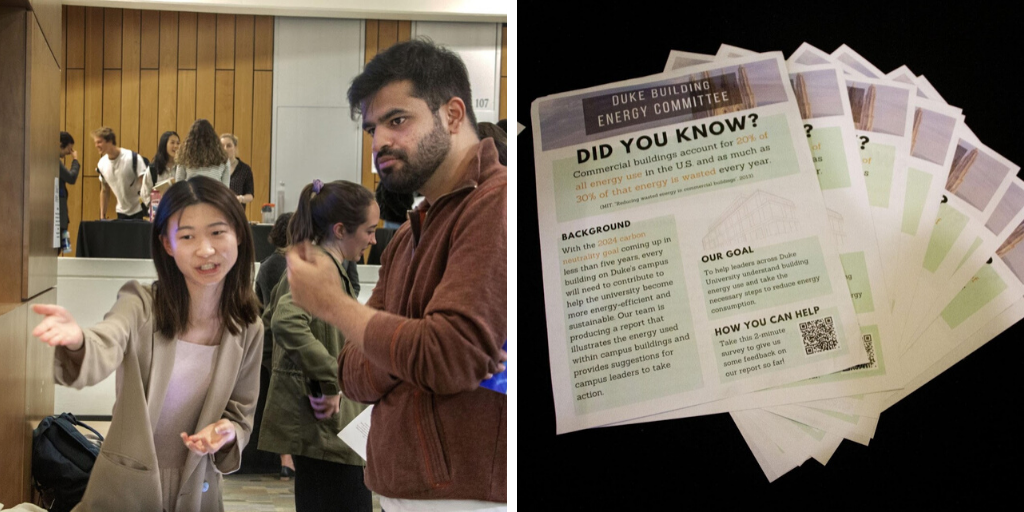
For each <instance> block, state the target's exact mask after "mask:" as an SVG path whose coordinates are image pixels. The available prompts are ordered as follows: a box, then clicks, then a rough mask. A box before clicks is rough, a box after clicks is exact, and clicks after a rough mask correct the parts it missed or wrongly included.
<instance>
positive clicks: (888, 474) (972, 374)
mask: <svg viewBox="0 0 1024 512" xmlns="http://www.w3.org/2000/svg"><path fill="white" fill-rule="evenodd" d="M739 5H741V4H735V3H722V4H718V5H715V6H712V7H704V8H693V7H691V6H690V5H689V3H682V2H679V3H675V4H672V5H671V6H668V7H666V8H660V9H659V8H656V7H654V6H648V5H647V4H646V3H644V2H620V3H615V4H611V5H610V6H607V7H604V8H601V7H597V4H593V3H587V4H577V5H575V6H574V7H573V9H578V10H579V13H580V14H578V15H569V14H563V15H554V14H552V13H548V12H541V13H537V12H535V13H534V14H531V15H524V17H523V18H521V20H523V21H522V22H521V29H522V30H520V32H519V34H521V36H522V37H521V39H520V43H519V46H518V48H520V49H521V52H520V55H521V56H522V57H523V59H522V60H520V61H519V62H518V65H519V69H520V70H522V71H523V72H522V76H523V78H524V79H523V80H520V82H519V83H520V86H521V89H520V90H519V91H520V94H519V100H520V102H519V110H518V117H519V121H520V122H521V123H523V124H524V125H525V126H526V127H527V128H526V130H524V132H523V134H522V135H521V136H520V137H519V138H518V141H517V142H518V143H519V144H521V145H520V146H519V151H518V155H520V157H521V160H520V162H521V165H520V168H519V169H516V170H515V171H514V172H516V174H517V177H518V179H519V180H521V181H520V196H519V202H520V212H521V213H520V217H519V219H518V229H519V243H520V244H521V245H520V249H519V250H520V254H519V256H520V260H519V262H518V263H519V275H520V276H524V277H523V278H522V279H520V281H519V301H518V307H519V312H520V315H521V318H523V319H524V320H523V322H522V325H523V326H524V327H525V334H523V335H521V339H522V340H523V342H522V343H521V344H520V348H521V352H520V353H519V354H520V356H519V357H522V358H523V359H522V360H523V361H527V363H524V365H523V366H521V368H524V369H525V371H524V376H525V378H524V379H523V386H522V388H520V389H522V390H523V392H524V394H523V398H524V399H523V400H520V404H521V407H520V411H523V412H525V413H526V414H522V415H520V417H521V418H522V421H520V423H519V427H518V430H519V432H520V433H521V435H520V437H519V439H520V442H519V447H520V453H521V454H522V456H521V457H519V468H520V470H519V472H518V474H519V478H520V482H521V483H520V484H519V486H518V487H519V489H520V490H521V492H520V493H519V503H520V507H525V508H524V509H525V510H529V509H541V510H552V509H556V508H557V509H569V510H607V509H615V510H641V509H654V510H661V509H670V510H674V509H684V508H685V509H690V508H693V507H695V506H696V507H698V508H703V506H716V507H723V508H727V509H736V508H741V507H745V506H749V505H760V506H762V507H763V506H766V505H817V506H818V507H827V508H834V507H840V508H861V507H865V508H878V507H881V508H883V509H888V508H891V506H892V505H896V504H900V505H912V504H917V505H923V504H931V505H940V504H947V505H954V506H955V505H961V506H963V505H973V506H977V505H978V504H979V503H981V502H988V501H990V500H993V501H997V502H1002V503H1007V502H1005V501H1004V500H1006V499H1011V500H1013V501H1009V502H1008V503H1014V502H1016V503H1019V501H1018V500H1015V499H1013V498H1016V497H1018V496H1019V493H1020V487H1021V476H1022V475H1021V473H1022V471H1021V468H1020V465H1019V461H1020V456H1021V445H1022V443H1021V439H1020V436H1021V435H1022V432H1021V430H1020V429H1019V428H1018V427H1019V424H1020V423H1019V421H1018V419H1019V417H1020V413H1019V408H1020V403H1021V400H1020V398H1019V391H1020V384H1019V382H1020V374H1021V373H1022V371H1021V368H1020V365H1021V364H1022V362H1024V360H1022V358H1021V349H1020V345H1019V342H1020V339H1021V334H1022V333H1024V327H1022V326H1021V325H1018V326H1014V327H1013V328H1011V329H1010V330H1009V331H1007V332H1004V333H1003V334H1002V335H1001V336H999V337H998V338H996V339H994V340H992V341H991V342H989V343H988V344H986V345H985V346H983V347H982V348H981V349H979V350H978V351H976V352H975V353H974V354H972V355H970V356H969V357H967V358H966V359H965V360H963V361H961V362H960V363H958V364H957V365H955V366H954V367H953V368H951V369H949V370H947V371H946V372H945V373H943V374H942V375H940V376H939V377H938V378H936V379H934V380H933V381H931V382H930V383H928V384H927V385H925V386H924V387H923V388H921V389H920V390H918V391H916V392H914V393H913V394H911V395H910V396H909V397H907V398H905V399H904V400H903V401H901V402H900V403H898V404H897V405H896V406H894V407H892V408H890V409H889V410H888V411H886V412H884V413H883V414H882V416H881V418H880V420H879V424H878V430H877V431H876V433H875V438H874V439H873V440H872V442H871V445H870V446H869V447H865V446H861V445H858V444H855V443H853V442H851V441H844V442H843V444H842V445H841V446H840V447H839V450H838V451H837V452H836V454H835V455H834V456H833V457H832V460H831V461H830V462H829V464H828V466H825V467H823V466H821V465H820V464H818V463H817V462H815V461H813V460H811V461H808V462H805V463H804V465H803V466H801V467H799V468H797V469H795V470H793V471H791V472H790V473H788V474H786V475H785V476H783V477H782V478H780V479H779V480H777V481H775V482H774V483H772V484H769V483H768V482H767V479H766V478H765V476H764V474H763V473H762V471H761V469H760V467H759V466H758V464H757V462H756V461H755V460H754V457H753V455H752V454H751V453H750V451H749V449H748V448H747V445H746V443H745V442H744V441H743V438H742V436H741V435H740V433H739V431H738V430H737V428H736V426H735V425H734V424H733V422H732V420H731V419H730V418H729V416H728V415H725V414H719V415H714V416H704V417H699V418H689V419H682V420H673V421H663V422H658V423H649V424H644V425H636V426H625V427H614V428H603V429H601V428H599V429H590V430H585V431H580V432H574V433H570V434H564V435H561V436H556V435H555V412H554V400H553V397H552V391H551V376H550V367H549V363H548V348H547V330H546V329H547V328H546V325H545V323H544V316H545V310H544V301H543V288H542V286H543V285H542V282H541V279H540V278H539V275H540V249H539V232H538V225H537V213H536V212H537V196H536V177H535V170H534V165H533V163H534V162H533V141H532V136H533V133H532V130H531V127H530V123H531V121H530V112H529V109H530V104H531V102H533V101H534V100H536V99H537V98H541V97H543V96H546V95H550V94H556V93H561V92H566V91H571V90H575V89H581V88H586V87H592V86H596V85H601V84H606V83H609V82H615V81H620V80H626V79H631V78H637V77H641V76H646V75H650V74H654V73H658V72H661V70H662V69H663V68H664V65H665V61H666V59H667V58H668V54H669V50H673V49H675V50H683V51H689V52H697V53H707V54H714V53H715V52H716V51H717V50H718V46H719V44H721V43H726V44H731V45H734V46H739V47H742V48H746V49H750V50H755V51H772V50H781V51H782V52H783V53H784V55H785V56H786V57H789V55H790V54H791V53H792V52H793V51H794V50H796V48H797V47H798V46H799V45H800V44H801V43H802V42H804V41H807V42H809V43H811V44H813V45H815V46H817V47H818V48H820V49H822V50H824V51H826V52H831V51H832V50H834V49H835V48H837V47H838V46H839V45H841V44H843V43H846V44H848V45H849V46H850V47H852V48H853V49H854V50H855V51H857V52H858V53H860V54H861V55H863V56H864V57H865V58H866V59H868V60H869V61H871V62H872V63H874V64H875V65H876V66H877V67H879V68H881V69H882V71H884V72H889V71H890V70H893V69H895V68H897V67H899V66H900V65H903V64H906V65H907V66H909V67H910V69H911V70H912V71H913V72H914V73H916V74H919V75H920V74H924V75H925V76H926V77H927V78H928V79H929V80H930V81H931V83H932V84H933V85H934V86H935V87H936V89H938V91H939V93H940V94H941V95H942V96H943V98H945V99H946V101H947V102H949V103H950V104H951V105H955V106H958V107H960V108H962V109H963V111H964V114H965V115H966V116H967V124H968V126H970V127H971V129H972V130H974V132H975V133H976V134H977V136H978V138H980V139H981V141H982V142H984V143H985V144H986V145H988V146H989V147H991V148H993V149H994V150H995V151H997V152H999V153H1000V154H1002V155H1003V156H1005V157H1006V158H1008V159H1010V160H1011V161H1013V162H1015V163H1017V164H1018V165H1019V164H1021V163H1024V149H1022V147H1024V146H1022V144H1021V141H1022V134H1021V130H1020V129H1019V125H1020V121H1021V118H1022V114H1024V108H1022V103H1021V102H1022V101H1024V94H1022V93H1021V91H1022V87H1021V78H1022V75H1024V73H1022V72H1021V69H1022V68H1021V66H1022V62H1021V50H1022V49H1024V43H1022V42H1021V36H1022V35H1024V26H1022V25H1021V23H1020V21H1021V18H1020V17H1019V16H1018V15H1016V14H1010V13H1009V12H1000V11H992V10H991V9H987V8H982V7H978V5H979V4H975V3H962V4H958V8H957V9H952V10H948V11H943V12H936V11H935V10H934V9H935V8H934V7H932V6H933V5H935V4H928V5H929V6H928V7H927V8H924V7H921V8H919V9H927V11H924V10H915V9H912V8H908V7H904V6H903V5H901V4H897V3H890V4H883V5H882V6H866V5H864V4H861V3H842V4H840V3H821V4H818V5H819V6H820V7H821V8H817V9H812V8H797V7H796V6H789V5H788V4H786V6H785V7H773V8H754V9H751V8H746V7H739ZM923 12H927V14H921V13H923ZM545 229H548V228H545ZM549 236H550V235H549Z"/></svg>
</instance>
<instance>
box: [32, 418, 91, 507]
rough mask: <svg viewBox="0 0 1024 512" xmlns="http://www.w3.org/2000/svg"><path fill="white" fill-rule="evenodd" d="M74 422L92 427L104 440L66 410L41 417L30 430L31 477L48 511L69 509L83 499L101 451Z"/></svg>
mask: <svg viewBox="0 0 1024 512" xmlns="http://www.w3.org/2000/svg"><path fill="white" fill-rule="evenodd" d="M75 425H80V426H82V427H84V428H87V429H89V430H91V431H92V432H93V433H95V434H96V437H97V438H98V439H99V442H100V443H102V442H103V436H102V435H100V433H99V432H96V429H94V428H92V427H90V426H89V425H86V424H85V423H82V422H81V421H78V419H77V418H75V416H74V415H73V414H71V413H67V412H65V413H63V414H60V415H58V416H49V417H47V418H44V419H43V421H41V422H39V426H38V427H36V429H35V430H33V431H32V479H33V481H34V483H35V486H36V489H37V490H39V492H40V494H42V495H43V498H44V500H45V502H46V504H48V505H49V510H51V511H67V510H71V509H72V508H74V506H75V505H77V504H78V502H79V501H81V500H82V495H83V494H85V486H86V485H87V484H88V483H89V473H90V472H91V471H92V466H93V464H94V463H95V462H96V457H97V456H98V455H99V453H100V447H99V444H97V443H93V442H92V441H90V440H89V439H87V438H86V437H85V436H84V435H82V433H81V432H79V431H78V429H77V428H75Z"/></svg>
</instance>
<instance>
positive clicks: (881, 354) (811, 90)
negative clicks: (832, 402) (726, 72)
mask: <svg viewBox="0 0 1024 512" xmlns="http://www.w3.org/2000/svg"><path fill="white" fill-rule="evenodd" d="M680 54H684V55H694V54H687V53H685V52H678V51H673V52H672V53H671V54H670V56H669V59H668V62H667V64H666V70H667V71H668V70H671V69H673V68H670V66H673V65H676V64H678V63H679V59H678V58H677V56H678V55H680ZM752 54H753V53H752V52H749V51H746V50H743V49H741V48H736V47H732V46H728V45H722V48H720V49H719V51H718V56H719V57H717V58H729V57H732V56H737V55H742V56H748V55H752ZM723 56H724V57H723ZM787 67H788V69H789V80H790V82H791V84H792V85H793V90H794V94H795V95H796V97H797V104H798V106H799V109H800V115H801V117H802V119H803V122H804V125H803V126H804V131H805V133H806V144H807V146H808V147H809V148H810V149H811V154H812V155H813V163H814V167H815V172H816V173H817V175H818V183H819V186H820V188H821V193H822V195H823V197H824V199H825V202H826V204H827V205H828V206H827V208H826V211H827V214H828V218H829V227H830V230H831V233H832V236H833V240H834V243H835V244H836V245H837V248H838V249H839V252H840V255H839V256H840V260H841V262H842V265H843V270H844V272H845V277H846V281H847V285H848V287H849V290H850V297H851V299H852V300H853V305H854V310H855V311H856V313H857V320H858V322H859V325H860V329H861V341H862V343H864V348H865V350H866V351H867V352H868V358H869V361H868V362H867V363H865V364H862V365H858V366H856V367H853V368H848V369H846V370H843V371H841V372H838V373H835V374H832V375H826V376H822V377H817V378H813V379H808V380H805V381H801V382H799V383H795V384H791V385H786V386H782V387H779V388H772V389H765V390H761V391H758V392H755V393H748V394H745V395H742V396H736V397H731V398H729V399H726V400H718V401H715V402H711V403H707V404H702V405H698V406H694V407H689V408H686V409H679V410H676V411H670V412H666V413H662V414H657V415H653V416H648V417H644V418H639V419H636V420H631V421H628V422H626V423H639V422H646V421H660V420H665V419H675V418H685V417H692V416H699V415H705V414H715V413H721V412H727V411H738V410H747V409H751V408H754V407H766V406H771V405H780V404H788V403H794V402H802V401H806V400H820V399H822V398H826V397H841V396H847V395H851V394H858V393H868V392H873V391H881V390H886V389H894V388H897V387H899V385H900V383H901V382H902V376H901V372H900V371H899V358H898V357H889V358H887V357H886V356H885V355H886V354H892V355H895V354H898V353H899V352H898V350H897V346H896V339H895V336H893V335H892V334H891V333H890V330H891V327H890V325H891V319H890V318H891V317H890V314H889V311H888V309H887V308H885V307H876V304H878V305H882V304H888V303H889V300H888V294H887V293H886V289H885V286H884V280H883V274H882V265H881V261H880V259H879V251H878V245H877V241H876V239H875V232H874V229H873V226H872V217H871V211H870V206H869V204H868V198H867V187H866V184H865V181H864V176H863V173H862V171H861V166H860V161H859V159H858V157H859V154H858V150H857V144H858V143H859V141H858V140H857V138H856V137H855V136H854V128H853V122H852V120H851V119H850V115H849V112H850V105H849V102H848V100H847V97H846V89H845V80H844V79H843V77H842V76H841V75H840V72H839V70H838V68H837V67H836V66H835V65H834V64H827V65H817V66H802V65H800V64H793V63H790V64H789V65H788V66H787ZM811 123H813V124H811Z"/></svg>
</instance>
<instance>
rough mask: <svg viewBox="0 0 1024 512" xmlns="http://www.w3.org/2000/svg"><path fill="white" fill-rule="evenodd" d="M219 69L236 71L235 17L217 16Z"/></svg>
mask: <svg viewBox="0 0 1024 512" xmlns="http://www.w3.org/2000/svg"><path fill="white" fill-rule="evenodd" d="M217 69H235V15H234V14H218V15H217Z"/></svg>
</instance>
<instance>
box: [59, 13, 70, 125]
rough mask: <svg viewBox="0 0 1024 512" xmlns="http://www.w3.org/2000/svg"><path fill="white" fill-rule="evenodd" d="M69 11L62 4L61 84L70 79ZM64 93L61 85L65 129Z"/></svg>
mask: <svg viewBox="0 0 1024 512" xmlns="http://www.w3.org/2000/svg"><path fill="white" fill-rule="evenodd" d="M67 11H68V7H67V6H66V5H62V6H61V15H60V23H61V26H60V54H61V60H60V83H61V84H66V83H67V79H68V77H67V69H68V60H67V57H68V17H67ZM64 94H65V87H64V85H61V87H60V129H61V130H63V129H64V115H65V112H64V106H65V105H67V98H65V97H64Z"/></svg>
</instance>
